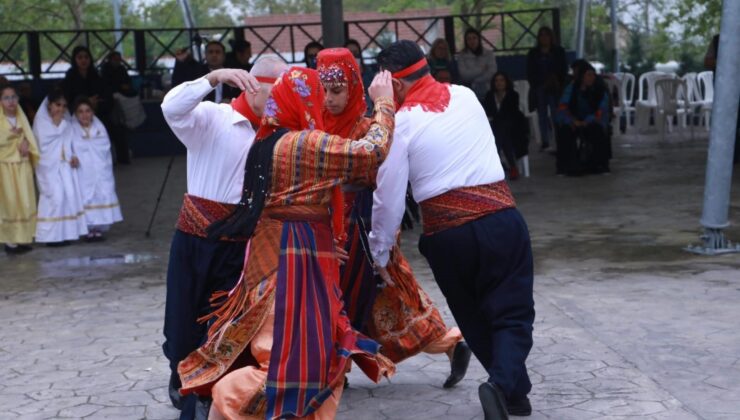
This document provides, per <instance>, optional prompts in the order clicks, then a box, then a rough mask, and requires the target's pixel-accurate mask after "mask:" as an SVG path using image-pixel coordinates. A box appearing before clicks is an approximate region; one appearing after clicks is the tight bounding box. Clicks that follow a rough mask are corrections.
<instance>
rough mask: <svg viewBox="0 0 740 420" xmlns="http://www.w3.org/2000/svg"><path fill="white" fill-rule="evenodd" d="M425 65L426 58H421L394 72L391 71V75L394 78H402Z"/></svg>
mask: <svg viewBox="0 0 740 420" xmlns="http://www.w3.org/2000/svg"><path fill="white" fill-rule="evenodd" d="M426 65H427V59H426V58H422V59H421V60H419V61H417V62H416V63H414V64H412V65H410V66H408V67H406V68H405V69H403V70H399V71H397V72H395V73H391V76H393V78H394V79H403V78H404V77H406V76H411V75H412V74H414V73H416V72H417V71H419V70H421V69H423V68H424V67H425V66H426Z"/></svg>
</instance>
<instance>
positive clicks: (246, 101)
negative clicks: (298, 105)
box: [162, 58, 287, 419]
mask: <svg viewBox="0 0 740 420" xmlns="http://www.w3.org/2000/svg"><path fill="white" fill-rule="evenodd" d="M285 69H287V66H286V65H285V63H284V62H283V61H282V60H279V59H276V58H263V59H261V60H258V61H257V63H255V65H254V68H253V71H252V74H251V75H250V74H249V73H247V72H246V71H244V70H234V69H222V70H215V71H213V72H211V73H209V74H208V75H206V76H204V77H202V78H200V79H197V80H194V81H192V82H186V83H183V84H181V85H179V86H177V87H175V88H173V89H172V90H171V91H170V92H169V93H167V95H166V96H165V98H164V101H163V102H162V113H163V114H164V117H165V120H166V121H167V123H168V124H169V126H170V128H172V131H173V132H174V133H175V135H176V136H177V137H178V139H180V141H181V142H182V143H183V144H184V145H185V147H187V150H188V156H187V191H188V193H187V194H186V195H185V198H184V200H183V205H182V209H181V211H180V217H179V219H178V221H177V230H176V231H175V234H174V236H173V238H172V246H171V249H170V260H169V266H168V269H167V300H166V305H165V322H164V335H165V342H164V344H163V345H162V348H163V350H164V354H165V356H167V358H168V359H169V361H170V369H171V371H172V375H171V377H170V398H171V399H172V403H173V405H175V407H177V408H182V413H181V418H182V419H192V418H205V417H203V416H207V414H208V407H207V401H206V400H204V401H199V400H198V399H197V398H195V397H190V398H188V399H187V400H185V401H184V402H181V401H180V395H179V393H178V389H179V388H180V380H179V377H178V375H177V364H178V363H179V362H180V361H181V360H182V359H184V358H185V357H186V356H187V355H188V354H189V353H190V352H191V351H193V350H195V349H196V348H198V346H199V345H201V344H202V343H203V341H204V339H205V336H206V326H205V325H204V324H201V323H199V322H198V318H200V317H201V316H204V315H207V314H208V311H209V308H210V307H209V299H210V297H211V295H212V294H213V293H214V292H216V291H220V290H230V289H231V288H232V287H234V284H236V282H237V280H238V279H239V275H240V273H241V268H242V263H243V262H244V250H245V246H246V241H245V240H244V239H239V238H237V239H231V240H223V241H220V240H219V241H211V240H208V239H206V232H205V228H206V227H207V226H208V225H209V224H210V223H212V222H214V221H216V220H219V219H221V218H222V217H224V216H225V215H227V214H229V213H230V212H231V211H232V210H233V209H234V207H235V205H236V204H237V203H238V202H239V201H240V199H241V192H242V185H241V183H242V180H243V179H244V165H245V163H246V160H247V152H248V151H249V147H250V146H251V145H252V142H253V140H254V136H255V132H256V130H257V128H258V127H259V124H260V116H261V115H262V110H263V108H264V103H265V101H266V99H267V96H268V95H269V94H270V91H271V89H272V84H273V82H274V81H275V79H276V78H277V77H278V76H279V75H280V74H281V73H282V72H283V71H285ZM220 83H227V84H230V85H233V86H235V87H237V88H239V89H240V90H242V91H243V92H242V94H241V95H240V96H239V97H237V98H236V99H234V100H233V102H232V103H231V105H228V104H216V103H213V102H203V98H204V97H206V96H207V95H208V94H209V93H211V91H213V89H214V88H215V86H217V85H218V84H220Z"/></svg>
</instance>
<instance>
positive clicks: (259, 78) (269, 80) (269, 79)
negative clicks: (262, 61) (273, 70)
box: [255, 76, 277, 85]
mask: <svg viewBox="0 0 740 420" xmlns="http://www.w3.org/2000/svg"><path fill="white" fill-rule="evenodd" d="M255 79H257V81H258V82H260V83H268V84H271V85H272V84H274V83H275V81H276V80H277V79H276V78H274V77H265V76H256V77H255Z"/></svg>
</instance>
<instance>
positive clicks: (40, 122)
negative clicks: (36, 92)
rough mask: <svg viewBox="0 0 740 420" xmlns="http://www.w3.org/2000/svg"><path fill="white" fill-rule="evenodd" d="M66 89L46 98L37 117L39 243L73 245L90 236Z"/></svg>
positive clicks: (34, 125)
mask: <svg viewBox="0 0 740 420" xmlns="http://www.w3.org/2000/svg"><path fill="white" fill-rule="evenodd" d="M70 119H71V117H70V116H69V113H68V112H67V101H66V100H65V99H64V94H63V93H62V92H58V91H55V92H52V93H51V94H49V96H48V97H47V98H46V99H44V102H43V103H42V104H41V107H39V112H38V113H37V114H36V118H34V120H33V132H34V134H35V135H36V139H37V140H38V143H39V150H40V154H41V159H40V160H39V164H38V166H36V179H37V181H38V186H39V210H38V219H37V224H36V242H45V243H47V244H49V245H50V246H61V245H69V241H70V240H76V239H79V237H80V236H83V235H87V223H86V222H85V211H84V208H83V204H82V203H83V202H82V194H81V191H80V184H79V180H78V178H77V177H78V174H77V168H78V167H79V166H80V161H79V160H78V159H77V156H75V153H74V149H73V144H72V142H73V131H72V124H71V121H70Z"/></svg>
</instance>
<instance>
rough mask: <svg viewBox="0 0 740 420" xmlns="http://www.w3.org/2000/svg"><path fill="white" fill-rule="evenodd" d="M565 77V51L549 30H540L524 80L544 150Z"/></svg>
mask: <svg viewBox="0 0 740 420" xmlns="http://www.w3.org/2000/svg"><path fill="white" fill-rule="evenodd" d="M567 74H568V63H567V58H566V55H565V49H563V47H561V46H560V45H558V44H557V40H556V38H555V33H554V32H553V31H552V29H550V28H548V27H547V26H543V27H541V28H540V30H539V31H538V32H537V45H536V46H535V47H534V48H532V49H531V50H529V53H528V54H527V81H529V110H530V111H533V110H535V109H536V110H537V116H538V118H539V124H540V134H541V135H542V149H543V150H544V149H547V148H548V147H549V146H550V140H551V139H552V133H551V128H550V116H552V117H554V116H555V112H556V110H557V105H558V99H559V98H560V94H561V92H562V90H563V87H564V86H565V78H566V76H567ZM548 113H549V116H548Z"/></svg>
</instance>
